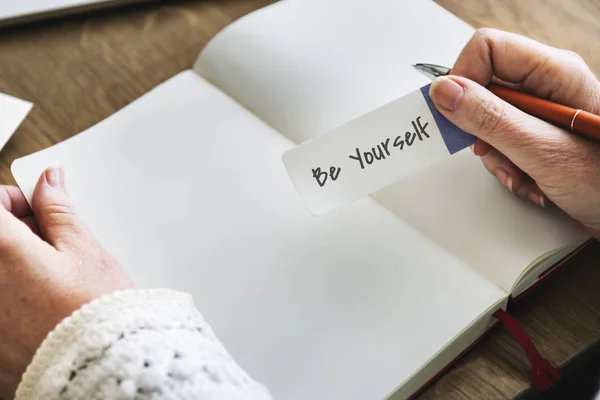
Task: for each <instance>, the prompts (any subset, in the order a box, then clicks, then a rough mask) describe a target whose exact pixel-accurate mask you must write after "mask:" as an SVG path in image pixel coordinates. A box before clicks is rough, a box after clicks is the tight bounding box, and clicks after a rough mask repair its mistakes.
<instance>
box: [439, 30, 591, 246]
mask: <svg viewBox="0 0 600 400" xmlns="http://www.w3.org/2000/svg"><path fill="white" fill-rule="evenodd" d="M492 81H494V82H497V83H501V84H505V85H509V86H510V87H512V88H517V89H519V90H522V91H525V92H528V93H531V94H533V95H535V96H538V97H541V98H544V99H548V100H551V101H554V102H557V103H561V104H564V105H567V106H570V107H573V108H577V109H581V110H585V111H589V112H591V113H594V114H598V113H599V112H600V82H599V81H598V79H597V78H596V77H595V76H594V74H593V73H592V72H591V71H590V69H589V67H588V66H587V64H586V63H585V61H584V60H583V59H582V58H581V57H580V56H579V55H577V54H575V53H573V52H571V51H567V50H561V49H557V48H552V47H549V46H546V45H544V44H541V43H538V42H536V41H534V40H531V39H527V38H524V37H521V36H518V35H515V34H511V33H506V32H502V31H497V30H493V29H481V30H478V31H477V32H476V34H475V35H474V36H473V37H472V39H471V40H470V41H469V42H468V44H467V45H466V46H465V47H464V49H463V51H462V52H461V54H460V56H459V57H458V59H457V61H456V63H455V65H454V66H453V67H452V70H451V75H449V76H447V77H441V78H438V79H436V80H435V81H434V82H433V83H432V85H431V90H430V94H431V97H432V99H433V102H434V104H435V105H436V107H437V108H438V110H439V111H440V112H441V113H442V114H443V115H444V116H445V117H446V118H448V119H449V120H450V121H451V122H452V123H454V124H455V125H457V126H458V127H459V128H461V129H463V130H464V131H465V132H468V133H471V134H472V135H475V136H476V137H477V138H478V139H477V142H476V143H475V144H474V145H473V147H472V150H473V152H474V153H475V155H477V156H479V157H481V160H482V161H483V165H484V166H485V167H486V168H487V169H488V170H489V171H490V172H491V173H492V174H494V175H495V176H496V178H498V180H499V181H500V182H501V183H502V184H503V185H504V186H506V187H507V188H508V190H510V191H511V192H513V193H514V194H516V195H517V196H519V197H521V198H523V199H526V200H529V201H532V202H533V203H534V204H537V205H539V206H542V207H549V206H552V205H556V206H558V207H559V208H560V209H562V210H563V211H564V212H566V213H567V214H568V215H570V216H571V217H572V218H574V219H576V220H578V221H580V222H581V223H582V224H583V225H584V226H585V227H586V228H587V229H588V230H589V232H590V234H592V235H593V236H595V237H596V238H600V143H596V142H592V141H591V140H589V139H587V138H584V137H581V136H578V135H575V134H572V133H570V132H567V131H565V130H563V129H560V128H557V127H555V126H553V125H551V124H549V123H547V122H544V121H542V120H540V119H537V118H535V117H532V116H530V115H527V114H525V113H524V112H522V111H520V110H518V109H517V108H515V107H513V106H512V105H510V104H508V103H506V102H505V101H503V100H501V99H499V98H498V97H496V96H495V95H494V94H492V93H491V92H490V91H488V90H486V89H485V86H486V85H487V84H489V83H490V82H492Z"/></svg>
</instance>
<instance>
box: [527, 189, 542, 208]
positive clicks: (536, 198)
mask: <svg viewBox="0 0 600 400" xmlns="http://www.w3.org/2000/svg"><path fill="white" fill-rule="evenodd" d="M527 197H529V201H531V202H532V203H533V204H535V205H536V206H541V207H543V206H542V198H541V196H540V195H539V194H537V193H535V192H529V194H528V195H527Z"/></svg>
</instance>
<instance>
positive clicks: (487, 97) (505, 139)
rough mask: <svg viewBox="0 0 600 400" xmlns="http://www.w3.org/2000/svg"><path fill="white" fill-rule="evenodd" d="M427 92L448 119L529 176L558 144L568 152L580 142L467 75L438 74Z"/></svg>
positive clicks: (544, 163) (547, 160)
mask: <svg viewBox="0 0 600 400" xmlns="http://www.w3.org/2000/svg"><path fill="white" fill-rule="evenodd" d="M430 96H431V99H432V100H433V103H434V104H435V106H436V108H437V109H438V110H439V111H440V113H442V115H444V117H446V118H447V119H448V120H449V121H450V122H452V123H453V124H454V125H456V126H458V127H459V128H460V129H462V130H463V131H465V132H467V133H470V134H472V135H475V136H477V137H478V138H480V139H481V140H483V141H485V142H487V143H489V144H490V145H491V146H493V147H495V148H496V149H497V150H499V151H500V152H501V153H503V154H504V155H505V156H506V157H508V158H509V159H510V160H511V161H512V162H513V163H514V164H516V165H517V166H518V167H520V168H521V169H522V170H523V171H524V172H525V173H527V174H529V175H531V176H532V177H533V176H534V175H535V174H536V172H537V171H539V170H540V168H541V167H545V166H547V165H548V164H549V163H552V162H554V161H553V160H555V157H554V155H555V154H556V151H557V150H559V149H558V148H557V146H558V147H560V148H561V149H560V150H563V151H567V152H569V153H571V152H574V151H576V148H577V147H579V146H580V143H577V141H578V138H576V137H575V135H570V134H569V133H567V132H566V131H563V130H562V129H560V128H558V127H556V126H554V125H552V124H549V123H547V122H545V121H542V120H540V119H538V118H535V117H532V116H531V115H528V114H526V113H524V112H523V111H521V110H519V109H517V108H516V107H514V106H512V105H511V104H509V103H507V102H505V101H504V100H502V99H500V98H498V97H497V96H496V95H494V94H493V93H492V92H490V91H489V90H487V89H486V88H484V87H483V86H481V85H479V84H477V83H475V82H473V81H471V80H469V79H467V78H462V77H458V76H446V77H440V78H438V79H436V80H435V81H434V82H433V83H432V84H431V88H430Z"/></svg>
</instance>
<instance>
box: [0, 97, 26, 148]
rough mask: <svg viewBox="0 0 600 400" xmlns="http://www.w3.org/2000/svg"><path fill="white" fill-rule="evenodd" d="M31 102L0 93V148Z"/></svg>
mask: <svg viewBox="0 0 600 400" xmlns="http://www.w3.org/2000/svg"><path fill="white" fill-rule="evenodd" d="M31 107H33V104H32V103H30V102H28V101H25V100H21V99H17V98H16V97H12V96H9V95H7V94H4V93H0V150H2V148H3V147H4V145H5V144H6V142H8V139H10V137H11V136H12V135H13V133H15V131H16V130H17V128H18V127H19V125H21V122H23V120H24V119H25V117H26V116H27V114H29V111H30V110H31Z"/></svg>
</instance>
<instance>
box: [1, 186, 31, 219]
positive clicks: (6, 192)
mask: <svg viewBox="0 0 600 400" xmlns="http://www.w3.org/2000/svg"><path fill="white" fill-rule="evenodd" d="M0 205H1V206H2V207H4V208H5V209H6V210H7V211H9V212H11V213H12V214H13V215H14V216H15V217H17V218H21V217H26V216H28V215H32V212H31V208H30V207H29V203H27V200H26V199H25V196H24V195H23V192H21V189H19V188H18V187H16V186H0Z"/></svg>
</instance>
